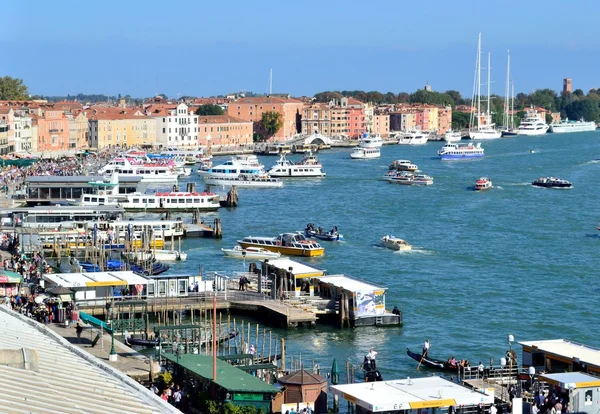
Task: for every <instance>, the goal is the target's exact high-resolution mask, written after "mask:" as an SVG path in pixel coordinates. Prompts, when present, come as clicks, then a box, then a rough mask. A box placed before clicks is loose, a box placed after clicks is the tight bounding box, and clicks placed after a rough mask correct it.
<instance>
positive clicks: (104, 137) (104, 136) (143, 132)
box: [86, 110, 156, 149]
mask: <svg viewBox="0 0 600 414" xmlns="http://www.w3.org/2000/svg"><path fill="white" fill-rule="evenodd" d="M86 116H87V117H88V119H89V131H88V137H89V146H90V148H96V149H103V148H114V147H120V148H127V147H150V146H154V145H156V119H155V118H153V117H150V116H146V115H144V114H143V113H141V112H140V111H139V110H136V111H135V112H133V111H125V110H122V111H120V112H118V113H117V112H115V111H112V110H108V111H101V110H93V111H90V112H87V113H86Z"/></svg>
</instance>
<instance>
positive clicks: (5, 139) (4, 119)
mask: <svg viewBox="0 0 600 414" xmlns="http://www.w3.org/2000/svg"><path fill="white" fill-rule="evenodd" d="M14 122H15V117H14V111H13V109H12V108H10V107H0V155H6V154H10V153H11V152H14V150H15V141H14Z"/></svg>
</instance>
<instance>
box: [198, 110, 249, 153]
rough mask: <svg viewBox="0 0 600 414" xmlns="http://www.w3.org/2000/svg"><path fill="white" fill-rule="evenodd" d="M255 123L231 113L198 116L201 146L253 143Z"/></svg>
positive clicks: (199, 142)
mask: <svg viewBox="0 0 600 414" xmlns="http://www.w3.org/2000/svg"><path fill="white" fill-rule="evenodd" d="M252 135H253V124H252V122H250V121H245V120H243V119H240V118H236V117H233V116H230V115H205V116H199V117H198V142H197V143H196V145H199V146H203V147H204V146H206V147H212V146H218V147H221V146H232V145H249V144H252Z"/></svg>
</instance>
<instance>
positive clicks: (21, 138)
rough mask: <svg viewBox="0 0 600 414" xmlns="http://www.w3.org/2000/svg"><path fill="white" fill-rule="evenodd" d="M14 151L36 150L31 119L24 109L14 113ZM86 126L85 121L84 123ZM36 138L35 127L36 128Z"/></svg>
mask: <svg viewBox="0 0 600 414" xmlns="http://www.w3.org/2000/svg"><path fill="white" fill-rule="evenodd" d="M15 115H16V116H15V122H14V125H15V131H14V137H15V138H14V140H15V148H14V150H15V152H18V153H24V152H33V151H36V150H37V142H36V145H35V146H34V145H33V119H32V118H31V117H30V116H29V115H28V114H27V113H25V112H24V111H22V110H18V111H16V113H15ZM86 128H87V123H86ZM36 140H37V128H36Z"/></svg>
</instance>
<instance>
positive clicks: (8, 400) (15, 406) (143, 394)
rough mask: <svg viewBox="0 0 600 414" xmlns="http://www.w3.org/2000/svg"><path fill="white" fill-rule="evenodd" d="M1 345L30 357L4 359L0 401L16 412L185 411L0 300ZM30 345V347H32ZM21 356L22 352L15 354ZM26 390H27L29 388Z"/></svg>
mask: <svg viewBox="0 0 600 414" xmlns="http://www.w3.org/2000/svg"><path fill="white" fill-rule="evenodd" d="M0 348H2V349H3V351H4V352H11V351H13V352H15V351H16V353H17V354H20V355H24V353H25V354H27V358H31V360H30V361H26V362H22V363H21V364H19V363H18V361H15V362H17V363H15V364H10V365H9V364H4V365H0V387H2V390H3V392H2V394H1V395H0V406H2V407H4V409H3V410H2V411H6V410H9V411H10V412H11V413H57V412H60V413H65V414H76V413H77V414H83V413H91V414H93V413H98V414H105V413H115V414H117V413H125V412H127V413H148V414H150V413H180V411H179V410H177V409H176V408H174V407H172V406H171V405H170V404H168V403H166V402H164V401H162V400H161V399H160V398H159V397H158V396H156V395H154V394H153V393H152V392H151V391H149V390H147V389H146V388H144V387H143V386H141V385H140V384H138V383H137V382H135V381H134V380H132V379H130V378H129V377H127V376H126V375H124V374H123V373H121V372H119V371H117V370H115V369H114V368H112V367H111V366H110V365H108V364H105V363H104V362H102V361H101V360H99V359H97V358H95V357H94V356H92V355H90V354H89V353H87V352H86V351H84V350H83V349H79V348H76V347H74V346H72V345H71V344H70V343H69V342H68V341H67V340H65V339H64V338H62V337H60V336H59V335H57V334H55V333H54V332H52V331H50V330H49V329H47V328H46V327H45V326H44V325H41V324H39V323H37V322H35V321H33V320H31V319H29V318H26V317H25V316H23V315H19V314H17V313H15V312H13V311H10V310H7V309H6V308H4V307H3V306H0ZM28 350H29V352H27V351H28ZM16 359H18V358H16ZM25 390H26V391H25Z"/></svg>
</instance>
